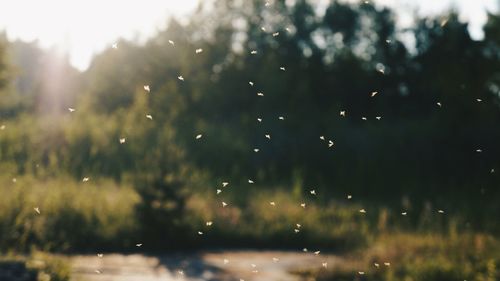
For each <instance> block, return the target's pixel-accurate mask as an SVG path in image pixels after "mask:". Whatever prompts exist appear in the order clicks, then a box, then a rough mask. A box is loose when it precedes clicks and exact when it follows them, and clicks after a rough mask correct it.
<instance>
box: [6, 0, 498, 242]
mask: <svg viewBox="0 0 500 281" xmlns="http://www.w3.org/2000/svg"><path fill="white" fill-rule="evenodd" d="M315 3H316V2H315V1H305V0H297V1H281V0H276V1H274V2H273V3H272V4H271V5H268V6H266V5H264V3H263V2H262V1H230V0H219V1H215V3H214V4H213V6H211V8H207V7H203V6H200V9H198V10H197V12H195V14H194V15H193V17H192V18H191V20H190V21H189V22H187V23H185V24H181V23H179V22H177V21H175V20H171V21H170V22H169V23H168V26H167V27H166V28H165V29H164V30H162V31H160V32H159V33H158V34H157V35H156V36H155V37H153V38H151V39H150V40H149V41H148V42H146V43H145V44H139V43H135V42H130V41H125V40H121V41H118V42H117V48H116V49H114V48H109V49H108V50H105V51H104V52H102V53H100V54H98V55H97V56H96V57H95V58H94V59H93V61H92V64H91V66H90V68H89V69H88V70H87V71H85V72H83V73H79V72H78V71H76V70H75V69H73V68H72V67H71V66H70V65H69V63H68V60H67V58H65V57H64V56H60V55H58V54H57V53H54V52H50V51H45V50H42V49H40V48H38V47H37V45H36V42H35V43H24V42H7V41H6V40H2V44H1V48H0V54H1V55H2V59H0V86H1V87H0V94H1V98H0V171H1V183H0V184H1V186H0V189H1V191H2V194H3V195H2V196H1V197H0V225H1V231H0V247H1V248H2V249H5V250H7V249H16V250H29V249H30V248H31V247H32V246H34V247H36V248H40V249H43V250H53V251H65V250H97V249H99V250H106V249H109V250H111V249H113V250H123V251H128V250H131V249H133V248H134V247H135V244H136V243H140V244H143V249H149V250H164V249H170V248H174V247H182V248H185V247H198V246H214V247H216V246H218V247H220V246H232V245H233V246H246V247H251V246H266V247H301V248H302V247H304V246H306V245H307V246H318V247H319V246H321V247H328V248H334V249H355V248H357V247H358V246H361V245H364V246H366V245H370V242H372V241H375V240H376V239H377V237H378V236H380V235H383V234H384V233H388V232H392V231H395V230H404V231H407V232H419V233H426V232H434V233H446V232H447V231H448V229H449V228H450V227H453V228H454V229H456V231H457V233H462V232H481V233H486V234H485V235H495V234H498V233H499V231H500V228H499V224H498V214H499V213H500V205H499V204H498V202H499V199H500V192H499V188H498V186H499V183H500V181H499V177H498V176H497V173H496V172H495V170H499V169H500V167H499V166H500V165H499V164H500V147H499V146H498V143H499V141H500V130H499V129H498V124H499V121H500V108H499V106H500V103H499V101H500V100H499V94H500V55H499V54H500V35H499V34H500V17H499V16H498V15H494V14H490V15H489V18H488V23H487V24H486V26H485V28H484V31H485V37H484V39H482V40H480V41H474V40H472V39H471V38H470V36H469V33H468V30H467V24H466V23H463V22H461V21H459V19H458V17H457V15H456V14H454V13H450V14H447V15H443V16H441V17H436V18H421V19H417V20H416V23H415V25H414V26H413V27H412V28H409V29H407V30H400V29H399V28H398V27H397V26H396V24H395V15H394V13H393V12H392V11H391V10H389V9H387V8H381V7H378V6H375V5H374V4H372V3H364V2H363V3H360V4H346V3H344V2H339V1H332V2H331V4H330V5H329V6H328V7H326V9H325V10H322V9H321V8H320V7H319V6H317V5H316V4H315ZM403 38H414V39H415V40H414V41H415V44H414V46H411V42H412V41H411V40H407V41H404V40H403ZM197 50H198V51H197ZM180 76H182V77H180ZM179 78H183V79H179ZM250 82H251V83H250ZM146 85H149V89H150V90H149V91H146V90H145V87H144V86H146ZM373 92H377V94H376V95H375V94H372V93H373ZM257 93H263V96H258V95H257ZM69 109H71V110H69ZM341 111H345V116H340V112H341ZM148 116H149V117H148ZM280 117H283V118H280ZM258 118H261V119H262V120H261V121H258V120H257V119H258ZM364 118H366V120H364ZM266 134H268V135H269V138H267V137H266V136H265V135H266ZM198 135H200V137H197V136H198ZM320 136H324V138H325V140H321V139H320ZM329 141H331V142H332V145H331V147H329ZM256 149H258V152H256ZM87 178H88V180H87ZM14 179H15V180H14ZM84 179H86V180H84ZM249 179H250V180H252V181H253V182H254V184H250V183H249ZM222 182H229V185H228V186H226V187H222ZM217 189H220V190H221V192H220V194H216V193H217V191H216V190H217ZM311 190H315V192H316V195H312V194H311V193H310V191H311ZM347 195H352V199H350V200H349V199H347V198H346V197H347ZM223 202H224V203H226V204H227V206H225V207H223V206H222V203H223ZM270 202H275V204H274V205H275V206H272V205H271V203H270ZM303 203H305V204H306V207H305V208H303V207H301V204H303ZM34 208H38V210H39V211H40V214H38V213H37V212H36V211H34ZM361 209H364V210H366V213H362V212H360V210H361ZM438 210H444V214H440V213H438ZM402 212H405V213H406V215H405V216H403V215H401V213H402ZM207 221H213V225H211V226H207V225H206V222H207ZM297 224H300V225H301V226H300V227H299V226H297ZM295 229H298V230H299V231H298V233H296V231H295ZM198 231H200V232H201V233H203V235H199V234H198ZM436 235H437V234H436Z"/></svg>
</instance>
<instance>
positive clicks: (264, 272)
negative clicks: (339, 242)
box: [69, 251, 339, 281]
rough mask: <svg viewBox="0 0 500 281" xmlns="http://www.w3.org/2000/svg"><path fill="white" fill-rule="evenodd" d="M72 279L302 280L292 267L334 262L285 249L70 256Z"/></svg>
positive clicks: (129, 280)
mask: <svg viewBox="0 0 500 281" xmlns="http://www.w3.org/2000/svg"><path fill="white" fill-rule="evenodd" d="M69 259H70V261H71V263H72V271H73V274H72V281H160V280H161V281H170V280H176V281H195V280H196V281H198V280H207V281H208V280H210V281H240V279H242V280H245V281H285V280H286V281H299V280H300V279H299V278H298V277H297V276H295V275H292V274H290V273H289V271H290V270H297V269H305V268H321V267H322V265H323V263H324V262H327V263H328V265H333V263H335V262H337V261H338V260H339V258H338V257H337V256H333V255H323V254H319V255H315V254H314V253H300V252H286V251H219V252H203V253H191V254H170V255H162V256H148V255H143V254H132V255H123V254H105V255H104V256H102V257H98V256H96V255H95V256H89V255H82V256H71V257H69Z"/></svg>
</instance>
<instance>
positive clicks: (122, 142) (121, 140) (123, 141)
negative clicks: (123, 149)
mask: <svg viewBox="0 0 500 281" xmlns="http://www.w3.org/2000/svg"><path fill="white" fill-rule="evenodd" d="M118 141H119V142H120V144H124V143H125V141H126V139H125V138H120V139H119V140H118Z"/></svg>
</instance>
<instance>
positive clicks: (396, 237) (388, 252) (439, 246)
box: [296, 230, 500, 281]
mask: <svg viewBox="0 0 500 281" xmlns="http://www.w3.org/2000/svg"><path fill="white" fill-rule="evenodd" d="M454 231H455V230H452V232H450V233H446V234H427V235H415V234H402V233H400V234H390V235H386V236H382V237H381V238H380V239H379V240H378V241H377V242H376V243H374V244H373V245H371V246H370V247H369V248H368V249H365V250H363V251H356V252H354V253H352V254H350V255H349V257H348V258H347V259H346V260H343V261H341V262H340V263H338V264H335V265H332V266H331V267H330V268H327V269H325V268H322V269H319V270H315V271H305V272H304V271H302V272H301V271H298V272H296V273H297V274H299V275H302V276H304V277H305V278H306V279H308V278H313V279H312V280H318V281H326V280H339V281H344V280H367V281H368V280H370V281H371V280H386V281H393V280H394V281H395V280H414V281H438V280H439V281H444V280H475V281H494V280H499V279H500V271H499V269H498V268H499V266H500V254H499V253H500V249H499V246H500V243H499V241H498V239H497V238H495V237H493V236H491V235H484V234H477V233H476V234H471V233H467V234H458V233H456V232H454Z"/></svg>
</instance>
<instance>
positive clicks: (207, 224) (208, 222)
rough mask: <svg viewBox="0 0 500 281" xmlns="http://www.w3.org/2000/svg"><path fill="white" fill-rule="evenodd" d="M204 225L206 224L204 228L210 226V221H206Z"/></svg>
mask: <svg viewBox="0 0 500 281" xmlns="http://www.w3.org/2000/svg"><path fill="white" fill-rule="evenodd" d="M205 224H206V226H212V224H213V222H212V221H207V222H206V223H205Z"/></svg>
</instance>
